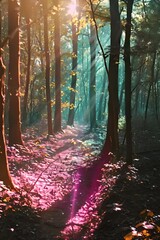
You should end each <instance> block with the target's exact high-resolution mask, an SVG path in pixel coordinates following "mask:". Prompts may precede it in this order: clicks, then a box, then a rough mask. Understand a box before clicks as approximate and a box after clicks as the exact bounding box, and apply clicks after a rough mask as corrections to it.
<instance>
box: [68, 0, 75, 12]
mask: <svg viewBox="0 0 160 240" xmlns="http://www.w3.org/2000/svg"><path fill="white" fill-rule="evenodd" d="M67 14H68V15H71V16H75V15H77V3H76V0H71V3H70V4H69V5H68V7H67Z"/></svg>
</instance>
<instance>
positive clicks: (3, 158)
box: [0, 48, 14, 189]
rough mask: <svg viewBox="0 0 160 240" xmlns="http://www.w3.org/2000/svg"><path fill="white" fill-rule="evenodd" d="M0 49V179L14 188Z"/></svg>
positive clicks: (3, 69)
mask: <svg viewBox="0 0 160 240" xmlns="http://www.w3.org/2000/svg"><path fill="white" fill-rule="evenodd" d="M1 54H2V49H1V48H0V181H3V183H4V184H5V185H6V186H7V187H9V188H12V189H13V188H14V185H13V182H12V179H11V176H10V172H9V167H8V159H7V153H6V143H5V134H4V102H5V92H4V72H5V66H4V64H3V59H2V55H1Z"/></svg>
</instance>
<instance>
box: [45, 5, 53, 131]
mask: <svg viewBox="0 0 160 240" xmlns="http://www.w3.org/2000/svg"><path fill="white" fill-rule="evenodd" d="M42 4H43V16H44V49H45V58H46V72H45V78H46V99H47V122H48V134H49V135H52V134H53V129H52V107H51V93H50V54H49V41H48V1H46V0H45V1H44V0H43V1H42Z"/></svg>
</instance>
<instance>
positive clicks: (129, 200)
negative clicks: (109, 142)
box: [0, 124, 160, 240]
mask: <svg viewBox="0 0 160 240" xmlns="http://www.w3.org/2000/svg"><path fill="white" fill-rule="evenodd" d="M104 135H105V131H104V129H101V130H100V131H99V130H98V131H96V132H95V133H88V131H87V128H86V127H84V126H75V127H67V128H66V129H65V130H64V131H63V132H61V133H59V134H57V135H55V136H47V134H46V133H45V129H44V127H43V124H41V125H37V127H34V128H28V129H27V130H26V132H25V133H24V135H23V139H24V143H25V145H24V146H17V145H16V146H14V147H8V159H9V166H10V171H11V175H12V178H13V181H14V183H15V185H16V186H17V188H18V189H19V191H18V193H17V192H11V191H9V190H8V189H6V188H5V186H3V184H1V185H0V240H56V239H59V240H82V239H87V240H94V239H97V240H123V239H125V240H131V239H160V215H159V214H160V194H159V192H160V181H159V179H160V147H159V146H160V132H159V131H156V132H155V131H151V130H143V131H141V133H140V131H137V132H136V133H135V135H134V150H136V152H138V154H135V156H134V161H133V162H134V163H133V166H126V165H125V163H124V161H123V158H122V159H120V160H119V161H118V162H112V163H111V162H109V161H108V159H109V157H108V158H106V159H103V160H100V159H99V158H98V157H97V155H98V153H99V151H100V149H101V146H102V142H103V139H104Z"/></svg>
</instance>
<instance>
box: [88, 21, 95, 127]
mask: <svg viewBox="0 0 160 240" xmlns="http://www.w3.org/2000/svg"><path fill="white" fill-rule="evenodd" d="M89 44H90V84H89V111H90V131H92V130H93V129H94V128H95V127H96V30H95V26H94V25H93V24H92V22H91V23H90V41H89Z"/></svg>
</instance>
